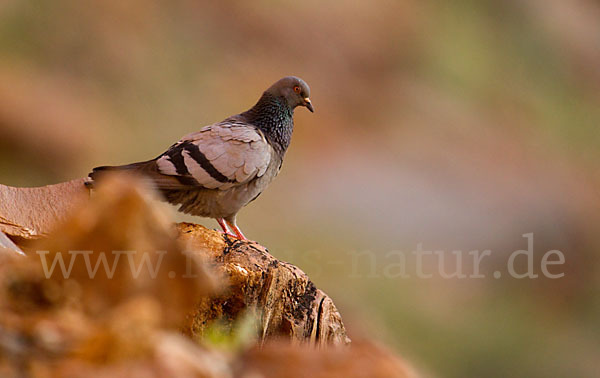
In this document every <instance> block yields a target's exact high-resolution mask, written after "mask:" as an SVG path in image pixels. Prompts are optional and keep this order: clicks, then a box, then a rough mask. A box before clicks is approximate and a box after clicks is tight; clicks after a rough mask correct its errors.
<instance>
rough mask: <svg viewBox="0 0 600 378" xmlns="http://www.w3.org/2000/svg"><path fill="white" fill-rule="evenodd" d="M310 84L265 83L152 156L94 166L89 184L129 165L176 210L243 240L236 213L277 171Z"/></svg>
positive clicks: (289, 80)
mask: <svg viewBox="0 0 600 378" xmlns="http://www.w3.org/2000/svg"><path fill="white" fill-rule="evenodd" d="M309 95H310V89H309V87H308V85H307V84H306V83H305V82H304V81H303V80H302V79H300V78H297V77H294V76H288V77H285V78H283V79H281V80H279V81H277V82H276V83H275V84H273V85H272V86H271V87H269V88H268V89H267V90H266V91H265V92H264V93H263V95H262V96H261V97H260V99H259V100H258V102H257V103H256V105H254V106H253V107H252V108H251V109H249V110H247V111H245V112H243V113H240V114H238V115H235V116H232V117H229V118H227V119H225V120H224V121H222V122H219V123H216V124H213V125H209V126H205V127H203V128H202V129H201V130H200V131H198V132H194V133H191V134H189V135H187V136H185V137H183V138H182V139H181V140H180V141H179V142H177V143H175V144H174V145H172V146H171V147H170V148H169V149H168V150H167V151H166V152H165V153H163V154H161V155H160V156H158V157H156V158H155V159H152V160H149V161H145V162H140V163H133V164H127V165H122V166H115V167H97V168H94V170H93V171H92V173H90V175H89V177H90V178H91V181H90V185H91V186H93V183H94V182H95V181H96V180H99V179H101V176H102V174H103V173H104V172H107V171H113V170H129V171H135V172H137V173H140V174H142V175H143V176H144V177H147V178H148V179H150V180H151V181H152V183H153V185H154V186H155V187H156V188H157V189H158V190H159V191H160V192H161V193H162V194H163V196H164V198H165V199H166V200H167V201H168V202H170V203H172V204H176V205H179V211H182V212H184V213H188V214H191V215H198V216H203V217H210V218H215V219H217V221H218V222H219V224H220V225H221V227H222V228H223V231H224V232H227V233H229V230H228V227H227V226H228V225H229V227H230V228H231V229H232V230H233V231H234V232H235V234H236V236H237V237H239V238H242V239H244V236H243V234H242V232H241V231H240V230H239V228H238V227H237V225H236V214H237V213H238V212H239V211H240V209H241V208H242V207H244V206H245V205H247V204H248V203H249V202H251V201H252V200H254V199H255V198H256V197H258V196H259V195H260V194H261V193H262V191H263V190H264V189H265V188H266V187H267V186H268V184H269V183H270V182H271V181H272V180H273V179H274V178H275V176H277V174H278V173H279V170H280V168H281V164H282V162H283V157H284V155H285V152H286V150H287V148H288V146H289V143H290V140H291V136H292V131H293V126H294V122H293V114H294V109H295V108H296V107H297V106H305V107H307V108H308V109H309V110H310V111H311V112H312V111H313V107H312V103H311V102H310V99H309Z"/></svg>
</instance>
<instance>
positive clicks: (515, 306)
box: [0, 0, 600, 377]
mask: <svg viewBox="0 0 600 378" xmlns="http://www.w3.org/2000/svg"><path fill="white" fill-rule="evenodd" d="M290 74H293V75H297V76H300V77H302V78H304V79H305V80H306V81H307V82H308V83H309V84H310V86H311V89H312V93H311V98H312V101H313V103H314V104H315V108H316V112H315V113H314V114H310V113H308V112H307V111H306V110H305V109H298V111H297V112H296V129H295V132H294V138H293V143H292V146H291V148H290V150H289V151H288V154H287V157H286V162H285V164H284V169H283V171H282V173H281V174H280V176H279V178H278V179H277V180H276V181H275V182H274V183H273V184H272V185H271V187H270V188H269V189H268V190H267V192H266V193H265V194H264V195H263V196H261V197H260V199H259V200H258V201H256V202H253V203H252V204H251V205H250V206H248V208H246V209H245V210H244V211H242V213H241V214H240V216H239V218H238V219H239V223H240V225H241V226H242V228H243V229H244V231H245V233H246V234H247V235H248V236H249V237H250V238H252V239H255V240H258V241H260V242H261V243H262V244H264V245H266V246H267V247H268V248H269V249H270V251H271V252H272V253H273V254H274V255H276V256H277V257H279V258H281V259H284V260H287V261H290V262H292V263H294V264H297V265H298V266H300V267H301V268H302V269H303V270H305V271H306V272H307V273H308V274H309V275H310V276H311V278H312V279H313V280H314V281H315V283H316V284H317V286H318V287H320V288H322V289H323V290H325V291H326V292H328V293H329V294H330V295H331V296H332V297H333V299H334V300H335V301H336V304H337V305H338V307H339V308H340V311H341V313H342V315H343V317H344V320H345V321H346V323H347V326H348V328H349V329H350V333H351V336H352V337H353V338H355V339H360V338H363V337H367V338H376V339H379V340H382V342H384V343H386V344H388V345H390V346H391V347H392V348H394V349H395V350H396V351H397V352H398V353H399V354H401V355H402V356H404V357H405V358H406V359H408V360H409V361H411V363H413V364H414V365H415V366H416V367H417V369H418V370H419V371H421V372H422V373H424V375H426V376H440V377H483V376H486V377H492V376H498V377H505V376H523V377H548V376H569V377H574V376H582V377H586V376H587V377H593V376H597V374H598V372H599V371H600V362H599V361H598V356H599V355H600V321H599V319H600V292H599V291H600V274H599V269H598V268H599V267H600V261H599V258H598V250H599V248H600V226H599V222H600V215H599V214H600V212H599V209H600V197H599V180H600V160H599V157H600V150H599V148H598V146H599V145H600V131H599V126H600V4H599V3H598V2H597V1H593V0H571V1H563V0H520V1H518V0H506V1H492V0H482V1H453V2H450V1H441V0H439V1H434V0H428V1H417V0H398V1H392V0H376V1H360V2H358V1H328V2H323V1H315V0H306V1H294V2H289V1H282V0H276V1H267V0H262V1H254V2H249V1H229V0H228V1H218V2H201V1H191V0H190V1H171V2H162V1H150V0H129V1H123V0H96V1H80V0H53V1H34V0H31V1H26V0H4V1H2V2H0V182H1V183H3V184H8V185H14V186H37V185H46V184H51V183H57V182H60V181H64V180H68V179H72V178H76V177H82V176H84V175H86V174H87V173H88V172H89V170H90V168H92V167H94V166H97V165H104V164H121V163H128V162H133V161H140V160H146V159H149V158H152V157H155V156H156V155H158V154H160V153H161V152H162V151H163V150H164V149H166V148H167V147H168V146H169V145H170V144H171V143H173V142H174V141H176V140H178V139H179V138H180V137H181V136H182V135H184V134H187V133H189V132H191V131H194V130H198V129H199V128H200V127H201V126H203V125H206V124H210V123H213V122H216V121H219V120H221V119H223V118H225V117H226V116H229V115H231V114H234V113H237V112H240V111H242V110H245V109H247V108H248V107H250V106H251V105H253V104H254V102H255V101H256V100H257V99H258V97H259V95H260V93H261V92H262V90H264V89H265V88H266V87H267V86H268V85H270V84H271V83H272V82H274V81H275V80H277V79H279V78H280V77H282V76H285V75H290ZM178 219H179V220H183V219H185V220H191V219H192V218H185V217H182V216H178ZM193 221H196V222H201V223H203V224H205V225H207V226H209V227H216V224H215V223H214V222H213V221H212V220H206V219H193ZM530 232H533V233H534V250H535V263H536V267H537V268H536V272H537V273H540V272H539V260H540V259H541V256H542V255H543V253H544V252H545V251H548V250H551V249H558V250H561V251H562V252H564V254H565V256H566V263H565V264H564V266H561V267H559V269H557V270H558V271H563V272H565V276H564V277H563V278H561V279H555V280H551V279H543V278H538V279H521V280H518V279H513V278H504V277H502V278H500V279H495V278H494V277H493V275H492V272H495V271H496V270H498V271H503V272H505V271H506V262H507V259H508V254H509V253H510V252H512V251H514V250H517V249H523V248H526V246H527V244H526V241H525V239H524V238H523V237H522V234H525V233H530ZM419 243H421V245H422V246H423V248H424V249H425V250H433V249H435V250H442V251H445V253H446V255H447V256H451V251H453V250H460V251H470V250H485V249H489V250H491V251H492V256H490V258H489V259H486V260H484V263H482V268H481V269H482V273H483V274H485V275H486V278H485V279H456V278H454V279H447V278H443V277H441V276H440V275H439V274H436V275H434V276H433V277H432V278H430V279H419V278H415V277H414V274H412V273H414V269H412V268H410V266H411V264H410V261H411V259H410V251H412V250H414V249H416V247H417V245H419ZM358 252H368V253H369V254H368V255H367V254H365V255H364V256H362V257H360V258H356V257H355V256H356V254H357V253H358ZM401 252H402V253H405V254H406V255H408V256H409V258H408V261H407V265H408V266H409V267H408V268H407V273H408V274H409V275H412V276H413V277H411V278H400V277H392V276H391V275H392V273H391V272H392V271H395V270H394V269H397V268H398V265H397V264H398V262H399V260H398V259H397V258H396V257H397V255H398V253H401ZM447 261H449V262H450V263H451V261H450V260H447ZM394 264H396V265H394ZM425 264H426V267H428V268H431V270H432V271H433V270H435V269H434V266H435V264H437V262H434V261H429V262H427V261H426V262H425ZM463 265H464V268H465V270H466V272H469V271H470V270H469V269H471V268H470V265H469V262H468V261H463ZM520 268H522V269H524V267H523V266H521V267H520ZM411 269H412V271H411ZM449 270H451V269H449ZM553 270H554V269H553ZM386 273H387V274H386Z"/></svg>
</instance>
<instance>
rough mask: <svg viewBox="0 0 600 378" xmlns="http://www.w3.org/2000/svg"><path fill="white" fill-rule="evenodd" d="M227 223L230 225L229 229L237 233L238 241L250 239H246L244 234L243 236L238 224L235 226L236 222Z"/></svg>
mask: <svg viewBox="0 0 600 378" xmlns="http://www.w3.org/2000/svg"><path fill="white" fill-rule="evenodd" d="M226 222H227V224H228V225H229V227H231V229H232V230H233V232H234V233H235V236H237V238H238V239H240V240H248V239H246V237H245V236H244V234H242V230H240V228H239V227H238V226H237V224H235V221H233V222H229V221H226Z"/></svg>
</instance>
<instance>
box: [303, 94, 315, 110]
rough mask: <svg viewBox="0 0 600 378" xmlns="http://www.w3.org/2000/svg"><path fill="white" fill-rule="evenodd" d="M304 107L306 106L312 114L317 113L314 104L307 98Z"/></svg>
mask: <svg viewBox="0 0 600 378" xmlns="http://www.w3.org/2000/svg"><path fill="white" fill-rule="evenodd" d="M304 106H306V108H307V109H308V110H310V112H311V113H314V112H315V108H313V106H312V102H310V98H308V97H306V98H305V99H304Z"/></svg>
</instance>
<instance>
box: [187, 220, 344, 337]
mask: <svg viewBox="0 0 600 378" xmlns="http://www.w3.org/2000/svg"><path fill="white" fill-rule="evenodd" d="M178 229H179V232H180V235H181V236H180V239H181V240H184V241H187V242H188V248H189V249H192V250H194V249H198V250H200V251H205V253H207V254H208V256H207V257H209V258H210V260H209V261H212V262H213V263H214V265H215V268H216V270H217V271H218V272H222V273H223V274H225V275H226V276H227V277H228V280H229V285H230V286H229V288H228V289H227V290H226V291H225V292H223V293H220V294H215V295H211V296H209V297H208V298H205V299H203V300H202V301H201V302H200V304H199V305H198V307H197V308H196V310H195V311H194V313H193V316H192V317H191V319H190V323H189V324H188V326H187V328H186V332H187V333H189V334H191V335H194V336H198V335H200V336H201V335H202V334H203V333H204V331H205V329H206V327H207V325H208V324H210V322H211V321H213V320H216V319H220V320H225V321H226V322H230V323H231V322H233V321H234V320H235V319H236V318H237V317H238V316H239V315H240V314H241V313H243V312H244V311H245V310H247V309H256V311H257V313H258V323H259V324H258V328H259V329H258V332H259V335H260V337H261V339H262V340H264V339H266V338H269V337H273V336H279V337H281V336H285V337H289V338H291V339H292V340H293V341H295V342H300V343H308V344H310V345H315V346H325V345H345V344H348V343H349V342H350V339H349V338H348V337H347V335H346V330H345V329H344V324H343V323H342V319H341V316H340V314H339V312H338V311H337V308H336V307H335V305H334V304H333V302H332V300H331V299H330V298H329V297H328V296H327V295H326V294H325V293H323V292H322V291H321V290H319V289H317V288H316V287H315V285H314V284H313V283H312V281H311V280H310V279H309V278H308V276H307V275H306V274H305V273H304V272H303V271H301V270H300V269H298V268H297V267H295V266H293V265H291V264H288V263H286V262H282V261H279V260H277V259H276V258H275V257H273V256H272V255H271V254H269V253H268V251H267V250H266V248H264V247H263V246H261V245H259V244H258V243H256V242H252V241H241V240H237V239H234V238H230V237H228V236H223V234H221V233H220V232H217V231H212V230H208V229H206V228H205V227H202V226H199V225H195V224H190V223H180V224H178Z"/></svg>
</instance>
